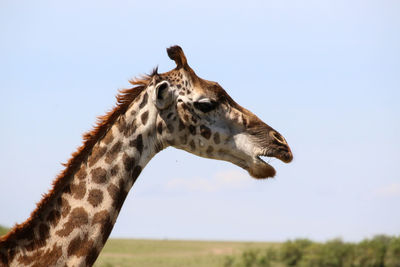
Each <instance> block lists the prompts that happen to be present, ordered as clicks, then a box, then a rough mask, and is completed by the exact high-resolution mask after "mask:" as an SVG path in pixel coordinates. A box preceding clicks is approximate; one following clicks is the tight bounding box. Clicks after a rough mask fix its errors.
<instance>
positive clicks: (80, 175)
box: [76, 164, 87, 180]
mask: <svg viewBox="0 0 400 267" xmlns="http://www.w3.org/2000/svg"><path fill="white" fill-rule="evenodd" d="M86 176H87V173H86V166H85V165H83V164H82V165H81V168H80V169H79V171H78V172H77V173H76V177H78V179H79V180H82V179H84V178H85V177H86Z"/></svg>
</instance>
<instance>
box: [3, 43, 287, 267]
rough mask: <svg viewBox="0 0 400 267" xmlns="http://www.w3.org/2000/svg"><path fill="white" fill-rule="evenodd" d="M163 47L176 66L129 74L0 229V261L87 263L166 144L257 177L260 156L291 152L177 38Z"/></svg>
mask: <svg viewBox="0 0 400 267" xmlns="http://www.w3.org/2000/svg"><path fill="white" fill-rule="evenodd" d="M167 54H168V56H169V57H170V58H171V59H172V60H174V61H175V63H176V68H174V69H173V70H171V71H169V72H166V73H161V74H159V73H158V70H157V68H156V69H154V70H153V72H152V73H151V74H149V75H145V76H142V77H141V78H138V79H134V80H132V81H130V82H131V84H132V85H133V87H132V88H131V89H125V90H122V91H121V92H120V93H119V94H118V95H117V104H116V106H115V107H114V108H113V109H112V110H111V111H110V112H108V113H107V114H106V115H104V116H102V117H99V120H98V123H97V125H96V126H95V127H94V129H93V130H92V131H90V132H88V133H86V134H85V135H84V136H83V139H84V141H83V144H82V146H81V147H79V148H78V150H77V151H76V152H74V153H73V154H72V157H71V158H70V159H69V161H68V162H67V163H66V164H65V169H64V170H63V171H62V172H61V173H60V174H59V175H58V177H57V178H56V179H55V180H54V182H53V187H52V189H51V190H50V191H49V192H48V193H47V194H46V195H44V196H43V198H42V200H41V201H40V202H39V203H38V204H37V207H36V209H35V210H34V211H33V212H32V213H31V216H30V217H29V218H28V219H27V220H26V221H25V222H23V223H22V224H16V225H15V226H14V228H13V229H12V230H11V231H10V232H9V233H8V234H7V235H5V236H3V237H1V238H0V266H31V267H33V266H92V265H93V263H94V262H95V260H96V258H97V256H98V255H99V253H100V251H101V249H102V248H103V246H104V244H105V242H106V240H107V239H108V237H109V234H110V233H111V230H112V228H113V225H114V223H115V222H116V219H117V216H118V213H119V211H120V209H121V207H122V204H123V203H124V200H125V198H126V196H127V194H128V192H129V190H130V189H131V187H132V186H133V184H134V183H135V181H136V179H137V178H138V176H139V174H140V173H141V171H142V169H143V168H144V167H145V166H146V164H147V163H148V162H149V161H150V159H151V158H152V157H153V156H154V155H155V154H156V153H158V152H159V151H161V150H163V149H165V148H167V147H169V146H172V147H175V148H178V149H183V150H186V151H188V152H190V153H193V154H195V155H198V156H201V157H206V158H211V159H218V160H225V161H229V162H232V163H233V164H235V165H237V166H239V167H242V168H243V169H245V170H247V171H248V173H249V174H250V175H251V176H252V177H254V178H257V179H263V178H268V177H273V176H274V175H275V169H274V168H273V167H272V166H271V165H269V164H268V163H266V162H265V161H263V160H262V159H261V156H268V157H275V158H278V159H280V160H282V161H283V162H286V163H289V162H290V161H291V160H292V159H293V155H292V152H291V150H290V148H289V145H288V144H287V142H286V140H285V139H284V138H283V137H282V135H280V134H279V133H278V132H277V131H275V130H274V129H273V128H271V127H270V126H268V125H267V124H265V123H264V122H263V121H261V120H260V119H259V118H258V117H257V116H255V115H254V114H253V113H251V112H250V111H249V110H247V109H245V108H243V107H241V106H240V105H239V104H237V103H236V102H235V101H234V100H233V99H232V98H231V97H230V96H229V95H228V94H227V93H226V91H225V90H224V89H223V88H222V87H221V86H220V85H219V84H218V83H216V82H212V81H207V80H204V79H202V78H200V77H198V76H197V75H196V74H195V72H194V71H193V69H192V68H191V67H190V66H189V65H188V63H187V59H186V57H185V54H184V53H183V50H182V49H181V47H179V46H172V47H170V48H168V49H167Z"/></svg>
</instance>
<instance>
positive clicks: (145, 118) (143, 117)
mask: <svg viewBox="0 0 400 267" xmlns="http://www.w3.org/2000/svg"><path fill="white" fill-rule="evenodd" d="M148 118H149V112H148V111H146V112H144V113H143V114H142V115H141V116H140V119H141V120H142V124H143V125H146V123H147V119H148Z"/></svg>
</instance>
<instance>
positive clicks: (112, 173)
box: [110, 165, 119, 176]
mask: <svg viewBox="0 0 400 267" xmlns="http://www.w3.org/2000/svg"><path fill="white" fill-rule="evenodd" d="M118 171H119V166H118V165H114V166H113V167H112V168H111V170H110V174H111V176H115V175H117V173H118Z"/></svg>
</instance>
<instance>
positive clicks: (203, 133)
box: [200, 125, 211, 139]
mask: <svg viewBox="0 0 400 267" xmlns="http://www.w3.org/2000/svg"><path fill="white" fill-rule="evenodd" d="M200 134H201V136H203V137H204V138H205V139H210V137H211V130H210V128H208V127H207V126H204V125H201V126H200Z"/></svg>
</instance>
